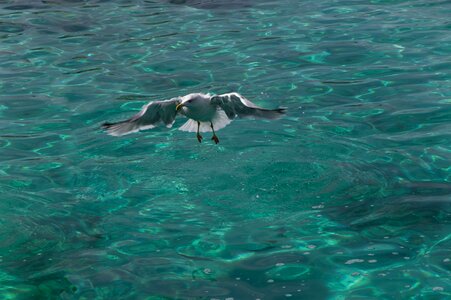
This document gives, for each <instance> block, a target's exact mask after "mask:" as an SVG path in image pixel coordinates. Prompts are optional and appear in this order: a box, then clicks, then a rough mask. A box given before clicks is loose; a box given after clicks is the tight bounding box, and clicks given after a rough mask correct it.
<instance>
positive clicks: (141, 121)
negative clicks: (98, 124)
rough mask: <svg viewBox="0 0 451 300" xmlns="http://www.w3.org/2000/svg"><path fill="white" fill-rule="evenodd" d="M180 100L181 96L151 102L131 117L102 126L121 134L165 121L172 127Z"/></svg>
mask: <svg viewBox="0 0 451 300" xmlns="http://www.w3.org/2000/svg"><path fill="white" fill-rule="evenodd" d="M180 102H181V100H180V98H172V99H170V100H165V101H154V102H150V103H148V104H146V105H144V106H143V108H142V109H141V111H140V112H139V113H137V114H136V115H134V116H133V117H131V118H130V119H128V120H125V121H121V122H117V123H104V124H103V125H102V128H103V129H105V130H106V131H107V132H108V134H109V135H113V136H121V135H126V134H129V133H133V132H137V131H140V130H144V129H150V128H154V127H155V126H156V125H157V124H158V123H164V124H165V125H166V126H167V127H171V126H172V124H173V123H174V120H175V116H176V115H177V110H176V106H177V104H179V103H180Z"/></svg>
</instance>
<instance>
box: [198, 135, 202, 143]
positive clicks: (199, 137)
mask: <svg viewBox="0 0 451 300" xmlns="http://www.w3.org/2000/svg"><path fill="white" fill-rule="evenodd" d="M197 140H198V141H199V143H202V136H201V135H200V134H197Z"/></svg>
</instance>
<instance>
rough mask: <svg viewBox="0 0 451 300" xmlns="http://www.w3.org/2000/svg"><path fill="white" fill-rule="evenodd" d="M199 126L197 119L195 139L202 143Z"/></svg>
mask: <svg viewBox="0 0 451 300" xmlns="http://www.w3.org/2000/svg"><path fill="white" fill-rule="evenodd" d="M199 127H200V122H199V121H197V140H198V141H199V143H202V136H201V135H200V134H199Z"/></svg>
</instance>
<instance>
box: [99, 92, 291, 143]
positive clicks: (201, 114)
mask: <svg viewBox="0 0 451 300" xmlns="http://www.w3.org/2000/svg"><path fill="white" fill-rule="evenodd" d="M284 113H285V108H276V109H266V108H262V107H259V106H257V105H256V104H254V103H252V102H251V101H249V100H247V99H246V98H244V97H243V96H241V95H240V94H238V93H228V94H222V95H210V94H202V93H193V94H189V95H186V96H182V97H175V98H172V99H169V100H164V101H152V102H149V103H148V104H146V105H144V106H143V108H142V109H141V111H140V112H139V113H137V114H136V115H134V116H133V117H131V118H130V119H127V120H125V121H121V122H117V123H108V122H107V123H104V124H103V125H102V128H103V129H105V130H106V132H107V133H108V134H110V135H112V136H121V135H126V134H129V133H133V132H137V131H141V130H145V129H150V128H154V127H156V126H157V125H158V124H159V123H163V124H165V125H166V127H168V128H170V127H172V124H174V121H175V117H176V116H177V115H178V114H181V115H184V116H185V117H187V118H188V121H187V122H186V123H185V124H183V125H182V126H181V127H180V128H179V130H182V131H188V132H196V136H197V140H198V141H199V143H201V142H202V135H201V134H200V133H201V132H213V136H212V138H211V139H212V140H213V141H214V142H215V143H216V144H217V143H219V138H218V136H217V135H216V131H217V130H219V129H221V128H224V127H225V126H227V125H228V124H230V122H231V121H232V120H233V119H234V118H236V117H257V118H264V119H277V118H279V117H280V116H281V115H283V114H284Z"/></svg>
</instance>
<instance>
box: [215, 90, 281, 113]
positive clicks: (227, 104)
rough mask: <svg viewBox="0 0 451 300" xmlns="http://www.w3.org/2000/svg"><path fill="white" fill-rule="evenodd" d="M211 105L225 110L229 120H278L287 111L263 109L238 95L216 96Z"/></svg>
mask: <svg viewBox="0 0 451 300" xmlns="http://www.w3.org/2000/svg"><path fill="white" fill-rule="evenodd" d="M211 103H212V104H215V105H217V106H219V107H220V108H221V109H222V110H224V111H225V113H226V115H227V117H228V118H229V119H233V118H235V117H257V118H264V119H277V118H279V117H280V116H282V115H283V114H284V113H285V111H286V109H285V108H276V109H266V108H262V107H260V106H258V105H256V104H254V103H252V102H251V101H249V100H247V99H246V98H244V97H243V96H241V95H240V94H238V93H228V94H222V95H215V96H213V97H212V98H211Z"/></svg>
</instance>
